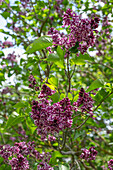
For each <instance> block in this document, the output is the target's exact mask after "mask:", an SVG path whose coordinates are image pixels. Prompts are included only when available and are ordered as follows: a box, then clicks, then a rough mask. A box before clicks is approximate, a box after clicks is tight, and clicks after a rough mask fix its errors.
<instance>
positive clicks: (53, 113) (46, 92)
mask: <svg viewBox="0 0 113 170" xmlns="http://www.w3.org/2000/svg"><path fill="white" fill-rule="evenodd" d="M53 93H54V91H53V90H51V89H50V88H49V87H47V86H46V85H43V86H42V90H41V93H40V94H39V97H38V98H39V99H40V100H39V101H35V100H34V101H33V102H32V113H31V117H32V118H33V119H34V123H35V125H36V126H37V133H38V135H41V139H42V140H45V139H46V138H47V135H49V134H52V135H54V134H55V133H59V131H60V130H63V129H65V128H66V127H69V128H71V126H72V110H73V107H72V106H71V103H70V100H69V99H68V98H64V99H62V100H61V101H60V102H58V103H54V104H53V105H52V104H51V100H47V98H48V96H51V95H52V94H53Z"/></svg>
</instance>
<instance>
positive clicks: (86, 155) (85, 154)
mask: <svg viewBox="0 0 113 170" xmlns="http://www.w3.org/2000/svg"><path fill="white" fill-rule="evenodd" d="M97 153H98V152H97V151H96V150H95V147H94V146H92V147H90V148H89V150H88V149H82V154H81V155H80V158H81V159H85V160H87V161H89V160H95V158H96V155H97Z"/></svg>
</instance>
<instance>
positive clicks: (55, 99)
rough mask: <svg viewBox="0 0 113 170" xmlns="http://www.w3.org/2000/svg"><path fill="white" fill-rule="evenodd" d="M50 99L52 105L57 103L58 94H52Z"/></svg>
mask: <svg viewBox="0 0 113 170" xmlns="http://www.w3.org/2000/svg"><path fill="white" fill-rule="evenodd" d="M51 99H52V101H53V103H57V102H58V101H59V99H60V94H59V93H54V94H53V95H52V96H51Z"/></svg>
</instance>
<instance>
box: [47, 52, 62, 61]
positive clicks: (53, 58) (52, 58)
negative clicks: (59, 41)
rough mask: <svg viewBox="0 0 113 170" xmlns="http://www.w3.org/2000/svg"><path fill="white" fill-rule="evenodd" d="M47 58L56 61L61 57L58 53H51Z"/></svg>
mask: <svg viewBox="0 0 113 170" xmlns="http://www.w3.org/2000/svg"><path fill="white" fill-rule="evenodd" d="M47 60H48V61H52V62H55V61H59V60H60V57H59V56H58V54H57V53H56V54H55V53H51V54H49V55H48V57H47Z"/></svg>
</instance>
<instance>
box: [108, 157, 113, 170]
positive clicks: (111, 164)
mask: <svg viewBox="0 0 113 170" xmlns="http://www.w3.org/2000/svg"><path fill="white" fill-rule="evenodd" d="M108 168H109V169H110V170H113V159H110V161H108Z"/></svg>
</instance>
